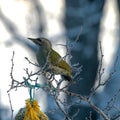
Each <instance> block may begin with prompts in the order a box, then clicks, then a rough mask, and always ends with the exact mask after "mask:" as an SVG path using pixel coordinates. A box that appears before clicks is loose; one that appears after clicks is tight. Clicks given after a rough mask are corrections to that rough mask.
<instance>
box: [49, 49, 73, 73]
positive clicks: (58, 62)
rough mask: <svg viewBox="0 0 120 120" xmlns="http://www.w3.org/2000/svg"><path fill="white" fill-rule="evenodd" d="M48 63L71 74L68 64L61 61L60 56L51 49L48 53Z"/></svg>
mask: <svg viewBox="0 0 120 120" xmlns="http://www.w3.org/2000/svg"><path fill="white" fill-rule="evenodd" d="M50 61H51V63H52V64H54V65H56V66H58V67H60V68H63V69H65V70H67V71H69V72H71V67H70V66H69V65H68V63H67V62H66V61H64V60H63V59H61V56H60V55H59V54H58V53H57V52H56V51H54V50H53V49H52V51H51V53H50Z"/></svg>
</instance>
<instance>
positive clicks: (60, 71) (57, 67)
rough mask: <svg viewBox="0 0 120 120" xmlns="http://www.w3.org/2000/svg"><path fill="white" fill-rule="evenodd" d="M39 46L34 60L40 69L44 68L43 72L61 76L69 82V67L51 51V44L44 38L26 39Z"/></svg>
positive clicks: (57, 54)
mask: <svg viewBox="0 0 120 120" xmlns="http://www.w3.org/2000/svg"><path fill="white" fill-rule="evenodd" d="M28 39H30V40H31V41H33V42H34V43H35V44H36V45H38V46H39V49H38V51H37V54H36V58H37V61H38V64H39V65H40V67H45V69H44V72H49V73H51V74H54V75H61V76H62V78H64V80H68V81H71V80H72V75H71V67H70V66H69V65H68V63H67V62H66V61H65V60H63V59H62V57H61V56H60V55H59V53H57V52H56V51H55V50H53V49H52V44H51V42H50V41H49V40H48V39H46V38H28Z"/></svg>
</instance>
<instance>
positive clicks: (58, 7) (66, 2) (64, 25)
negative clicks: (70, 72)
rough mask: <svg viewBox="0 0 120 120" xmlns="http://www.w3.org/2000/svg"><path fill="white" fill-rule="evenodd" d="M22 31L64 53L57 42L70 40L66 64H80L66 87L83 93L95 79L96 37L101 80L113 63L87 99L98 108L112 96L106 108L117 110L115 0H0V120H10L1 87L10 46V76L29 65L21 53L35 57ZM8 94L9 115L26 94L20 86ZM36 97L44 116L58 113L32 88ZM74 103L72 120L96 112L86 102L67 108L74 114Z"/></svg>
mask: <svg viewBox="0 0 120 120" xmlns="http://www.w3.org/2000/svg"><path fill="white" fill-rule="evenodd" d="M28 37H32V38H35V37H46V38H48V39H50V40H51V42H52V44H53V48H54V49H55V50H57V51H58V52H59V53H60V54H61V56H64V55H65V54H66V49H65V47H64V46H60V45H58V44H64V45H65V44H66V42H69V44H70V45H71V46H72V47H71V55H72V58H71V59H70V60H68V61H69V63H70V64H71V65H73V64H77V63H79V64H80V65H81V66H82V72H81V74H80V78H81V79H80V80H79V81H78V84H77V85H73V86H71V87H70V88H69V89H70V90H71V91H72V92H75V93H79V94H81V95H85V96H87V95H89V94H90V92H91V88H92V87H93V85H94V83H95V82H96V81H97V72H98V67H99V63H100V62H99V61H100V58H101V55H100V51H99V41H101V44H102V51H103V55H104V57H103V62H102V67H103V68H104V74H103V76H102V81H106V80H107V79H108V78H109V75H110V73H111V72H112V71H113V70H114V69H115V70H116V72H115V74H114V75H113V76H112V77H111V78H110V79H109V81H108V82H107V84H106V85H105V86H104V87H103V86H101V87H100V89H99V90H98V91H97V94H96V95H95V96H94V98H93V101H94V103H95V104H97V105H98V106H99V107H100V108H101V109H104V108H106V106H107V103H108V102H109V101H110V100H111V98H112V97H114V96H115V97H116V101H114V105H115V106H116V108H114V109H110V110H109V111H108V112H109V114H111V115H114V114H117V113H119V112H120V103H119V98H120V95H119V94H120V93H119V92H118V91H119V90H120V79H119V78H120V73H119V70H120V65H119V62H120V49H119V48H120V0H0V54H1V57H0V73H1V74H0V76H1V79H0V120H10V116H11V110H10V101H9V98H8V94H7V90H8V89H9V85H10V83H11V78H10V71H11V58H12V53H13V51H15V58H14V64H15V67H14V72H13V74H14V78H15V79H16V80H20V81H22V80H23V76H25V71H24V69H25V68H29V69H31V70H33V69H35V68H34V66H31V65H30V64H28V62H27V61H26V60H25V57H28V58H29V59H30V60H31V61H35V62H36V59H35V52H36V50H37V48H36V46H35V45H34V44H33V43H31V42H30V41H29V40H28V39H27V38H28ZM117 56H118V59H117V62H116V58H117ZM117 92H118V93H117ZM23 93H24V94H23ZM116 93H117V95H116ZM10 97H11V102H12V107H13V110H14V115H15V114H16V112H17V111H18V110H19V109H20V108H21V107H24V105H25V100H26V99H27V98H29V94H28V90H27V89H26V88H18V89H17V91H15V90H11V91H10ZM36 98H37V99H38V100H39V102H40V106H41V109H42V111H44V112H46V113H48V116H49V118H50V120H62V119H63V115H62V113H60V112H59V110H58V111H57V110H56V111H55V113H54V115H52V114H50V112H48V111H51V110H53V109H58V108H57V107H56V105H55V104H54V103H53V100H52V98H51V97H50V96H49V95H48V94H47V93H45V92H44V91H42V90H40V91H39V92H38V93H36ZM68 102H70V101H68ZM78 109H80V111H79V113H78V114H77V116H76V117H75V118H74V120H85V119H87V118H88V120H89V116H90V113H91V111H92V112H93V114H92V117H91V118H92V120H97V119H98V118H99V116H98V115H97V114H96V112H94V110H93V109H92V108H90V107H89V106H86V105H84V104H83V105H82V104H77V105H73V106H71V108H70V110H69V114H70V115H71V116H72V115H74V114H75V113H74V112H76V111H77V110H78Z"/></svg>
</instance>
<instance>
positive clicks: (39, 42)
mask: <svg viewBox="0 0 120 120" xmlns="http://www.w3.org/2000/svg"><path fill="white" fill-rule="evenodd" d="M28 39H29V40H31V41H33V42H34V43H35V44H36V45H38V46H41V47H43V48H45V49H51V48H52V44H51V42H50V41H49V40H48V39H46V38H28Z"/></svg>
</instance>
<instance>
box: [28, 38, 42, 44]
mask: <svg viewBox="0 0 120 120" xmlns="http://www.w3.org/2000/svg"><path fill="white" fill-rule="evenodd" d="M28 39H29V40H31V41H33V42H34V43H35V44H39V45H41V42H42V40H41V39H38V38H28Z"/></svg>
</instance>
